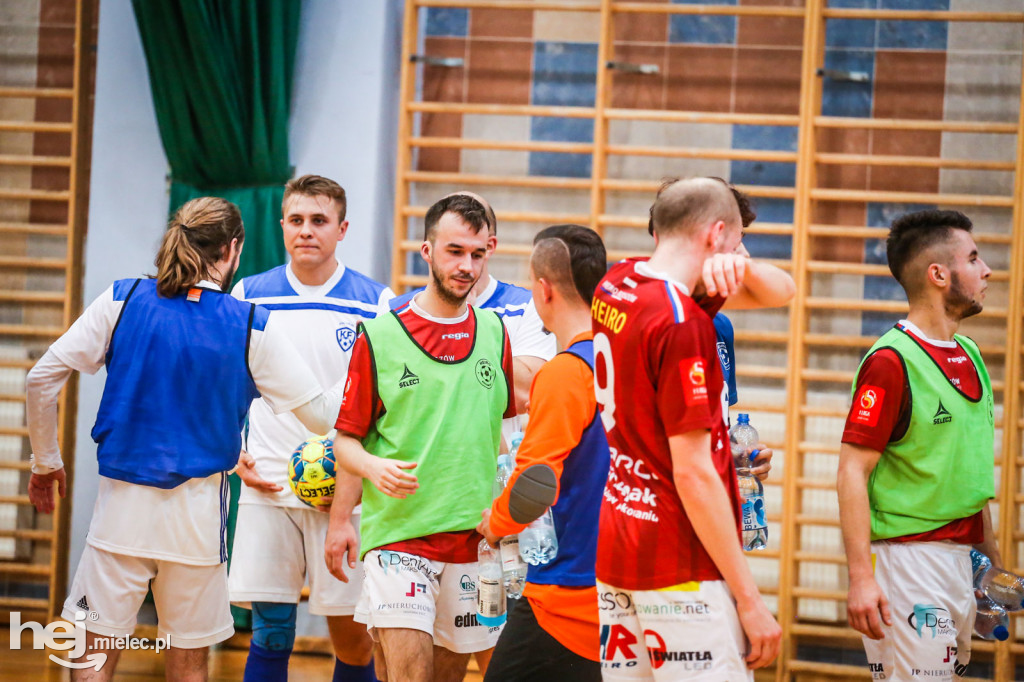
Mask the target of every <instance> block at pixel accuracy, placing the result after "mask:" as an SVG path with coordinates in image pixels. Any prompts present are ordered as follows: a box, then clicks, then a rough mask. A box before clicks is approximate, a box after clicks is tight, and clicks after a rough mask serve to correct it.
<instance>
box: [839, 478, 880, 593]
mask: <svg viewBox="0 0 1024 682" xmlns="http://www.w3.org/2000/svg"><path fill="white" fill-rule="evenodd" d="M836 490H837V492H838V494H839V525H840V527H841V528H842V533H843V545H844V547H845V548H846V563H847V565H848V566H849V569H850V578H851V579H858V578H863V577H866V576H870V575H873V574H874V569H873V567H872V565H871V509H870V503H869V501H868V487H867V478H866V476H865V475H864V472H863V471H861V470H860V469H859V468H858V467H856V466H843V465H842V463H840V467H839V473H838V477H837V481H836Z"/></svg>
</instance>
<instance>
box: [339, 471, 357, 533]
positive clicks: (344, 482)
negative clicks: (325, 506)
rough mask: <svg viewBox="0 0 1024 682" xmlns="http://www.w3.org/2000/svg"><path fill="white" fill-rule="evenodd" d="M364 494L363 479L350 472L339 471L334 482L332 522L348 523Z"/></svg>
mask: <svg viewBox="0 0 1024 682" xmlns="http://www.w3.org/2000/svg"><path fill="white" fill-rule="evenodd" d="M362 496H363V479H361V478H359V477H358V476H353V475H352V474H350V473H348V472H342V471H339V472H337V475H336V476H335V482H334V500H333V501H332V502H331V522H332V523H334V522H342V523H347V522H349V521H350V520H351V519H352V510H353V509H355V508H356V505H357V504H359V500H360V498H362Z"/></svg>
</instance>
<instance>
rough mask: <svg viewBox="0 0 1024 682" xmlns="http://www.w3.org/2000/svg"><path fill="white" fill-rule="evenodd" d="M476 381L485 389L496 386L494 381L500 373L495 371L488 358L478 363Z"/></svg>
mask: <svg viewBox="0 0 1024 682" xmlns="http://www.w3.org/2000/svg"><path fill="white" fill-rule="evenodd" d="M475 371H476V380H477V381H479V382H480V385H481V386H483V387H484V388H491V387H492V386H494V380H495V379H496V378H497V376H498V373H497V372H496V371H495V370H494V365H492V364H491V361H490V360H488V359H487V358H480V360H478V361H477V363H476V369H475Z"/></svg>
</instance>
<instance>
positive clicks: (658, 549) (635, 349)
mask: <svg viewBox="0 0 1024 682" xmlns="http://www.w3.org/2000/svg"><path fill="white" fill-rule="evenodd" d="M591 314H592V318H593V325H594V355H595V376H594V384H595V393H596V395H597V402H598V404H599V405H600V407H601V419H602V421H603V423H604V427H605V431H607V433H608V445H609V448H610V450H611V467H610V471H609V474H608V483H607V485H606V487H605V494H604V501H603V504H602V507H601V526H600V535H599V537H598V550H597V578H598V580H600V581H602V582H604V583H607V584H609V585H614V586H616V587H621V588H624V589H630V590H650V589H657V588H661V587H669V586H672V585H676V584H679V583H683V582H688V581H691V580H721V578H722V575H721V573H720V572H719V570H718V568H717V567H716V566H715V563H714V562H713V561H712V559H711V557H710V556H709V555H708V553H707V550H705V549H704V546H703V545H702V544H701V542H700V540H699V539H698V538H697V534H696V532H695V531H694V529H693V526H692V525H691V524H690V521H689V518H688V517H687V515H686V512H685V510H684V509H683V505H682V501H681V500H680V499H679V494H678V492H677V490H676V486H675V481H674V478H673V475H672V454H671V451H670V450H669V443H668V439H669V436H675V435H681V434H684V433H687V432H689V431H694V430H698V429H706V430H709V431H710V432H711V454H710V456H711V459H712V462H713V464H714V467H715V469H716V471H717V472H718V474H719V476H720V477H721V480H722V484H723V485H724V486H725V489H726V492H727V494H728V495H729V499H730V502H731V503H732V514H733V517H734V521H735V523H736V542H739V537H740V530H739V529H740V525H739V523H740V497H739V490H738V488H737V484H736V469H735V467H734V466H733V461H732V455H731V452H730V450H729V434H728V432H727V431H726V426H725V421H724V418H723V415H724V404H725V400H726V399H727V395H726V392H725V385H724V380H723V378H722V370H721V367H720V366H719V362H718V350H717V346H716V337H715V327H714V324H713V323H712V321H711V317H709V316H708V313H707V312H705V311H703V310H701V309H700V308H699V307H698V306H697V304H696V303H695V302H694V301H693V299H692V298H691V297H690V296H689V292H688V291H687V290H686V287H684V286H683V285H681V284H679V283H676V282H672V281H669V280H667V279H665V278H664V277H662V276H661V275H659V274H658V273H655V272H653V271H652V270H651V269H650V268H649V267H648V266H647V264H646V259H630V260H626V261H622V262H621V263H618V264H616V265H614V266H612V268H611V269H610V270H609V271H608V274H607V275H606V276H605V278H604V279H603V280H602V281H601V283H600V284H599V285H598V287H597V292H596V293H595V296H594V302H593V305H592V306H591Z"/></svg>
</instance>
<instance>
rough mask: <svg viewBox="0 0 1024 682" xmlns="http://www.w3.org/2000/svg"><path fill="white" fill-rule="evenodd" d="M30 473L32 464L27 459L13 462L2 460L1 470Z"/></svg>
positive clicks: (0, 463) (0, 462)
mask: <svg viewBox="0 0 1024 682" xmlns="http://www.w3.org/2000/svg"><path fill="white" fill-rule="evenodd" d="M4 469H6V470H13V471H30V470H31V469H32V463H31V462H29V461H28V460H27V459H16V460H13V461H4V460H0V470H4Z"/></svg>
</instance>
